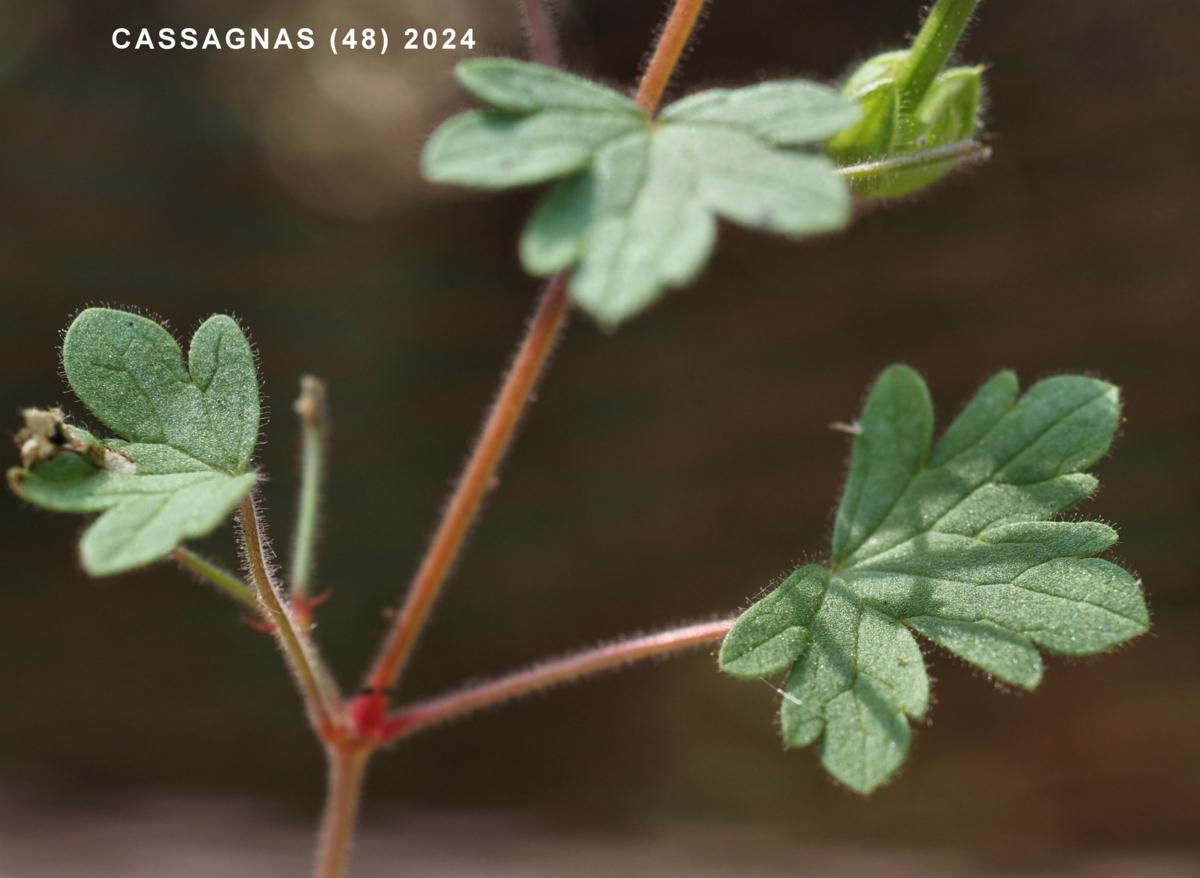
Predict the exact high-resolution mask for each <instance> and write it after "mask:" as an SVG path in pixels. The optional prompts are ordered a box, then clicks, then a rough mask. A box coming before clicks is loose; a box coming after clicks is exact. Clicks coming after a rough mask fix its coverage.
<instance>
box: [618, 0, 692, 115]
mask: <svg viewBox="0 0 1200 878" xmlns="http://www.w3.org/2000/svg"><path fill="white" fill-rule="evenodd" d="M703 9H704V0H675V6H674V8H673V9H672V10H671V16H670V18H668V19H667V23H666V24H665V25H663V30H662V34H661V35H660V36H659V38H658V45H656V46H655V47H654V54H653V55H652V56H651V58H650V63H649V64H648V65H647V66H646V72H645V73H643V74H642V81H641V84H640V85H639V86H638V90H637V96H636V97H635V100H636V101H637V103H638V106H640V107H641V108H642V109H643V110H645V111H646V112H647V113H649V114H650V115H651V116H653V115H654V112H655V110H657V109H658V105H659V103H660V102H661V101H662V96H663V92H665V91H666V90H667V85H668V84H669V83H670V82H671V77H672V76H673V75H674V73H675V68H676V67H678V66H679V59H680V57H681V56H682V55H683V50H684V47H685V46H687V43H688V40H689V39H690V38H691V36H692V32H693V31H694V30H695V28H696V22H697V21H699V19H700V13H701V11H702V10H703Z"/></svg>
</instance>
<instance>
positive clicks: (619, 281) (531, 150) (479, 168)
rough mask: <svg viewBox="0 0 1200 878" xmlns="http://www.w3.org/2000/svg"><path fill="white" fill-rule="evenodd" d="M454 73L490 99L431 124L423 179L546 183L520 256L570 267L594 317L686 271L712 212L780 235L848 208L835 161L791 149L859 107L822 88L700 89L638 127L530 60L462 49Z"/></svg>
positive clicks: (534, 266) (802, 231) (587, 88)
mask: <svg viewBox="0 0 1200 878" xmlns="http://www.w3.org/2000/svg"><path fill="white" fill-rule="evenodd" d="M458 76H459V79H460V81H461V82H462V83H463V84H464V86H466V87H467V88H468V90H470V91H471V92H472V93H474V94H475V95H476V96H478V97H480V98H481V99H483V100H484V101H486V102H487V103H489V104H490V105H491V109H488V110H482V111H479V110H477V111H472V112H468V113H463V114H460V115H458V116H455V117H453V118H451V119H450V120H448V121H447V122H445V123H444V124H443V125H442V126H441V127H440V128H438V130H437V131H435V132H434V134H433V136H432V137H431V138H430V141H429V143H428V145H427V146H426V149H425V152H424V154H423V156H422V166H423V169H424V173H425V175H426V177H427V178H428V179H430V180H434V181H437V182H446V183H458V184H462V185H468V186H477V187H482V188H491V189H496V188H507V187H512V186H524V185H528V184H532V183H540V182H546V181H551V180H559V182H558V183H557V185H556V186H554V187H553V188H552V189H551V190H550V192H549V193H548V194H547V195H546V196H545V198H544V199H543V200H542V202H541V204H540V206H539V207H538V208H537V210H536V211H535V212H534V215H533V217H532V218H531V220H530V222H529V224H528V226H527V227H526V230H525V233H524V235H523V236H522V238H521V244H520V255H521V260H522V262H523V264H524V265H525V268H526V269H527V270H528V271H529V272H531V273H532V274H535V275H539V276H547V275H550V274H554V273H556V272H560V271H571V280H570V284H569V290H570V294H571V297H572V299H573V300H574V301H575V303H576V304H578V305H579V306H580V307H582V308H583V309H584V310H586V311H587V312H588V313H590V314H591V315H592V316H593V317H594V318H596V319H597V320H598V321H599V322H601V323H602V324H604V325H606V326H615V325H617V324H618V323H620V322H622V321H623V320H626V319H628V318H629V317H631V316H633V315H634V314H636V313H638V312H640V311H641V310H643V309H644V308H646V307H648V306H649V305H650V304H652V303H653V302H655V301H656V300H657V299H658V298H659V297H661V295H662V294H663V292H664V291H665V290H667V289H670V288H674V287H680V286H683V285H685V284H687V283H689V282H690V281H692V280H693V279H694V278H695V277H696V275H697V274H699V273H700V271H701V270H702V269H703V268H704V266H705V264H706V263H707V262H708V259H709V257H710V255H711V253H712V249H713V246H714V243H715V240H716V231H717V226H716V223H717V219H718V218H723V219H726V220H729V221H731V222H735V223H739V224H741V225H744V226H747V227H750V228H756V229H762V230H764V231H769V232H773V233H776V234H781V235H786V236H789V237H793V238H798V237H803V236H806V235H814V234H821V233H824V232H830V231H834V230H836V229H839V228H841V227H843V226H844V225H845V224H846V223H847V222H848V221H849V218H850V207H851V204H850V193H849V188H848V186H847V184H846V182H845V181H844V180H843V179H842V178H841V177H840V176H839V174H838V173H837V169H836V168H835V166H834V165H833V164H832V163H831V162H830V161H829V160H828V159H826V158H824V157H823V156H819V155H814V154H812V153H810V152H802V151H800V149H801V148H806V147H811V148H815V147H816V146H817V145H818V144H819V143H820V142H821V141H823V140H825V139H827V138H829V137H831V136H832V135H834V134H836V133H837V132H838V131H840V130H841V129H842V128H844V127H846V126H847V125H850V124H851V123H853V122H854V121H855V120H856V119H857V118H858V116H859V113H860V111H859V109H858V107H857V106H856V104H855V102H854V101H853V100H851V99H850V98H847V97H844V96H842V95H840V94H838V93H837V92H835V91H833V90H832V89H829V88H826V87H825V86H822V85H818V84H816V83H812V82H807V81H804V80H785V81H778V82H766V83H760V84H758V85H753V86H749V87H747V88H741V89H715V90H712V91H706V92H701V93H699V94H695V95H692V96H690V97H687V98H684V99H683V100H681V101H679V102H677V103H676V104H673V105H671V106H670V107H667V108H666V109H665V110H664V111H663V112H662V113H661V114H660V115H659V116H658V118H657V119H656V120H654V122H653V124H651V123H650V120H649V119H648V118H647V117H646V115H645V113H643V112H642V110H641V109H639V108H638V107H637V105H636V104H635V103H634V102H633V101H631V100H630V99H629V98H628V97H626V96H625V95H622V94H619V93H618V92H615V91H613V90H611V89H608V88H606V87H604V86H602V85H600V84H598V83H594V82H590V81H588V80H586V79H582V78H580V77H577V76H574V75H572V74H569V73H565V72H563V71H559V70H553V69H550V68H546V67H542V66H540V65H536V64H528V63H525V62H521V61H514V60H511V59H497V58H481V59H473V60H471V61H466V62H463V63H462V64H460V65H459V67H458Z"/></svg>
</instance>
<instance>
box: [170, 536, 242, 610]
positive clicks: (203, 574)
mask: <svg viewBox="0 0 1200 878" xmlns="http://www.w3.org/2000/svg"><path fill="white" fill-rule="evenodd" d="M171 557H172V558H174V559H175V562H176V563H177V564H178V565H179V566H180V567H182V568H183V569H184V570H186V571H188V572H189V573H193V574H195V575H196V576H198V577H199V578H200V579H203V580H204V581H205V582H207V583H208V584H209V585H212V586H213V587H214V588H216V590H217V591H219V592H220V593H221V594H223V595H225V596H226V597H228V598H232V599H233V600H234V601H235V602H237V603H239V604H241V605H242V607H243V608H245V609H247V610H249V611H250V612H251V613H252V614H254V615H255V616H257V615H259V614H260V613H262V606H261V605H260V604H259V602H258V599H257V598H256V597H254V592H252V591H251V590H250V589H248V588H247V587H246V583H244V582H242V580H241V579H240V578H239V577H238V576H236V575H234V574H233V573H230V572H229V571H228V570H225V569H224V568H222V567H218V566H217V565H216V564H214V563H212V562H211V561H209V560H208V559H207V558H204V557H202V556H200V555H197V554H196V553H195V552H193V551H192V550H191V549H188V548H186V547H184V546H180V547H179V548H177V549H176V550H175V551H174V552H172V553H171Z"/></svg>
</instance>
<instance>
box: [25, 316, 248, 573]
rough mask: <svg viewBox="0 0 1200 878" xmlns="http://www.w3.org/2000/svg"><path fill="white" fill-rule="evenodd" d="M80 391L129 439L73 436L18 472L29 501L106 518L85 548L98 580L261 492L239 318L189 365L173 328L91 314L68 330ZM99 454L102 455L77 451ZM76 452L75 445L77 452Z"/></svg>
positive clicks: (152, 555) (217, 325) (205, 334)
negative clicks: (257, 484) (255, 489)
mask: <svg viewBox="0 0 1200 878" xmlns="http://www.w3.org/2000/svg"><path fill="white" fill-rule="evenodd" d="M63 368H64V371H65V373H66V376H67V380H68V382H69V383H70V385H71V388H72V390H74V391H75V394H76V395H77V396H78V397H79V399H80V400H81V401H82V402H83V403H84V405H86V406H87V408H88V409H89V410H90V411H91V413H92V414H93V415H94V416H95V417H96V418H97V419H98V420H99V421H100V422H102V423H103V424H104V425H105V426H107V427H108V428H109V429H111V430H112V431H113V432H114V433H116V434H117V436H118V437H119V438H114V439H109V440H104V441H102V442H99V443H97V441H96V440H95V439H94V438H92V437H91V435H90V434H88V433H86V432H85V431H82V430H79V429H78V428H75V427H71V426H69V425H62V428H61V429H62V430H63V431H64V433H65V435H66V436H67V437H68V439H69V440H70V441H68V443H67V446H66V448H64V450H62V451H61V452H60V453H58V454H56V455H55V456H53V457H51V458H50V459H48V460H44V461H43V462H39V463H35V464H34V465H32V466H30V467H28V468H26V469H19V470H14V471H11V472H10V474H9V480H10V483H11V484H12V485H13V486H14V488H15V489H16V490H17V492H18V493H19V494H20V495H21V496H22V497H23V498H24V499H26V500H28V501H29V502H31V503H34V504H36V505H39V506H43V507H46V508H48V509H54V510H58V511H63V512H79V513H91V512H100V513H102V514H101V515H100V517H99V518H98V519H97V520H96V521H95V522H94V523H92V525H91V526H90V527H89V528H88V529H87V531H86V532H85V533H84V536H83V538H82V540H81V542H80V553H81V558H82V561H83V565H84V567H85V568H86V569H87V571H88V572H89V573H92V574H93V575H97V576H103V575H108V574H113V573H119V572H122V571H125V570H128V569H131V568H133V567H138V566H141V565H144V564H148V563H150V562H152V561H156V560H158V559H160V558H163V557H165V556H166V555H168V554H169V553H170V552H171V551H172V550H173V549H175V547H176V546H178V545H179V544H180V543H181V542H183V541H184V540H187V539H192V538H195V537H200V536H203V535H205V534H207V533H208V532H210V531H211V530H213V529H214V528H215V527H217V526H218V525H219V524H220V523H221V522H222V521H223V520H224V519H225V517H226V516H227V515H228V514H229V512H230V511H231V510H232V509H233V508H234V507H235V506H236V505H237V504H238V502H240V501H241V499H242V497H244V496H245V494H246V493H247V492H248V491H249V490H250V489H251V488H252V487H253V485H254V483H255V481H256V478H257V476H256V475H255V473H253V472H251V471H249V464H250V459H251V457H252V456H253V453H254V449H255V446H256V444H257V442H258V426H259V414H260V412H259V395H258V376H257V372H256V369H255V364H254V354H253V352H252V350H251V349H250V345H249V343H248V342H247V340H246V337H245V335H243V333H242V331H241V329H240V328H239V327H238V325H237V323H236V322H235V321H234V320H233V319H232V318H229V317H226V316H223V315H217V316H214V317H211V318H209V319H208V320H207V321H205V323H204V324H203V325H202V326H201V327H200V328H199V329H198V330H197V331H196V333H195V335H194V336H193V337H192V343H191V348H190V350H189V355H188V363H187V365H186V366H185V364H184V362H183V356H182V352H181V351H180V349H179V345H178V344H177V343H176V342H175V340H174V338H172V337H171V335H170V333H168V332H167V331H166V330H165V329H163V328H162V327H161V326H159V325H158V324H157V323H155V322H153V321H152V320H148V319H146V318H145V317H141V316H139V315H137V314H132V313H129V312H125V311H116V310H111V309H107V308H89V309H88V310H86V311H84V312H82V313H81V314H80V315H79V316H78V317H76V318H75V321H74V322H73V323H72V324H71V326H70V328H69V329H68V330H67V335H66V340H65V342H64V344H63ZM97 446H98V447H100V448H101V450H102V452H103V453H102V454H99V455H98V454H94V453H80V452H79V450H78V449H88V448H91V447H97ZM68 449H72V450H68Z"/></svg>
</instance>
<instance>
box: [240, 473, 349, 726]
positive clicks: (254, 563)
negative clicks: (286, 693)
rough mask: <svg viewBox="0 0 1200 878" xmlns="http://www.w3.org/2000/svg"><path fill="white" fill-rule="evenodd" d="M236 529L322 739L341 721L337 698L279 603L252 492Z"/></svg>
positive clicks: (311, 650) (304, 638)
mask: <svg viewBox="0 0 1200 878" xmlns="http://www.w3.org/2000/svg"><path fill="white" fill-rule="evenodd" d="M238 526H239V528H240V529H241V536H242V539H241V544H242V556H243V560H244V562H245V564H246V569H247V572H248V573H249V574H250V578H251V580H252V581H253V582H254V587H255V591H256V593H257V596H258V600H259V602H260V603H261V605H262V608H263V612H264V613H265V615H266V616H267V617H268V618H269V619H270V621H271V632H272V633H273V634H274V635H275V639H276V640H277V641H278V643H279V647H280V650H281V651H282V652H283V655H284V658H285V659H286V660H287V664H288V667H289V668H290V669H291V671H292V673H293V674H294V675H295V678H296V686H297V688H298V689H299V690H300V695H301V697H302V698H303V699H304V707H305V710H306V712H307V713H308V718H309V722H311V723H312V726H313V728H314V729H315V730H316V731H317V734H318V735H319V736H320V737H322V738H325V737H326V736H327V735H328V734H329V733H330V732H331V731H332V730H333V728H334V726H335V723H340V721H341V711H340V710H339V708H338V705H339V701H340V696H339V695H338V693H337V689H336V686H335V685H334V683H333V678H332V676H331V675H330V674H329V672H328V670H327V669H326V668H325V666H324V664H323V663H322V662H321V659H320V657H319V656H318V655H317V654H316V650H315V649H314V648H313V647H312V645H311V643H310V642H309V640H308V638H307V635H306V634H305V633H304V632H303V629H301V628H300V626H299V625H298V623H297V621H296V620H295V619H294V618H293V617H292V614H291V612H290V610H289V609H288V608H287V606H286V605H285V604H284V602H283V597H282V595H281V593H280V589H279V586H278V585H277V584H276V582H275V577H274V576H273V575H272V573H271V564H270V561H269V560H268V558H267V547H266V541H265V539H264V537H263V533H262V528H261V526H260V523H259V512H258V504H257V502H256V501H255V499H254V494H253V493H251V494H248V495H246V498H245V499H244V500H243V501H242V503H241V506H240V507H239V508H238Z"/></svg>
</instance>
